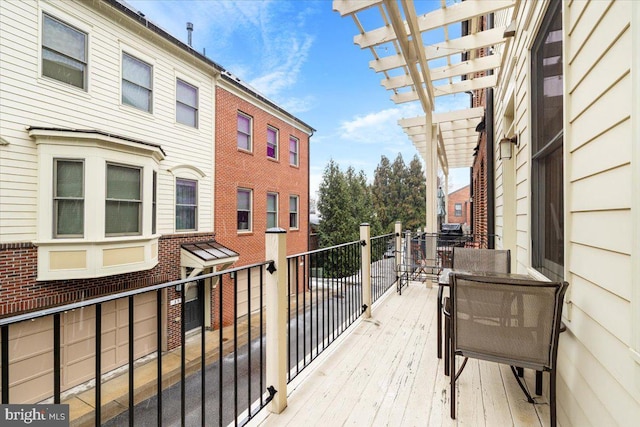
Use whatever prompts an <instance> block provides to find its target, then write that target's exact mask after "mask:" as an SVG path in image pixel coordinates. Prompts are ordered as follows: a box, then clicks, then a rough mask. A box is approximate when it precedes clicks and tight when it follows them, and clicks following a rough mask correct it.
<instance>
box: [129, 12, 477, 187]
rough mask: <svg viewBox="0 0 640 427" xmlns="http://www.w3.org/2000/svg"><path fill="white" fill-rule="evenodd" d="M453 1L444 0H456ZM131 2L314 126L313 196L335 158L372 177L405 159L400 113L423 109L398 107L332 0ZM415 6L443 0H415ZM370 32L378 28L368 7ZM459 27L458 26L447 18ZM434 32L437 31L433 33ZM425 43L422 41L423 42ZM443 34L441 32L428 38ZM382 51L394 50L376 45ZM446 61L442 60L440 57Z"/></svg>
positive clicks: (455, 103) (464, 178)
mask: <svg viewBox="0 0 640 427" xmlns="http://www.w3.org/2000/svg"><path fill="white" fill-rule="evenodd" d="M454 2H456V0H448V1H447V3H454ZM127 3H128V4H129V5H131V6H132V7H133V8H134V9H137V10H139V11H140V12H142V13H144V14H145V16H146V17H147V18H148V19H150V20H151V21H153V22H154V23H156V24H157V25H159V26H160V27H162V28H164V29H165V30H167V31H168V32H169V33H171V34H172V35H174V36H175V37H177V38H178V39H180V40H182V41H184V42H186V41H187V31H186V22H192V23H193V25H194V32H193V47H194V48H195V49H197V50H198V51H200V52H202V51H203V49H204V50H205V52H206V55H207V56H208V57H209V58H211V59H212V60H214V61H215V62H217V63H218V64H220V65H222V66H223V67H225V68H226V69H228V70H229V71H230V72H232V73H233V74H235V75H236V76H238V77H239V78H240V79H242V80H244V81H245V82H247V83H249V84H250V85H251V86H252V87H254V88H255V89H257V90H258V91H259V92H260V93H262V94H264V95H265V96H267V97H268V98H269V99H271V100H272V101H274V102H276V103H277V104H278V105H280V106H281V107H283V108H285V109H286V110H287V111H289V112H290V113H292V114H294V115H295V116H296V117H298V118H300V119H301V120H303V121H304V122H306V123H307V124H309V125H310V126H312V127H313V128H315V129H316V132H315V134H314V135H313V137H312V138H311V169H310V174H311V193H312V194H311V197H314V191H315V190H317V188H318V185H319V183H320V181H321V178H322V172H323V169H324V167H325V165H326V164H327V162H328V161H329V159H333V160H334V161H335V162H337V163H338V165H340V167H341V168H342V169H343V170H345V169H346V168H347V167H349V166H353V167H354V168H355V169H356V171H359V170H363V171H364V172H365V173H366V175H367V177H368V178H369V180H372V179H373V173H374V170H375V168H376V166H377V165H378V163H379V162H380V158H381V156H383V155H384V156H386V157H388V158H389V159H390V160H391V161H393V160H394V159H395V158H396V156H397V155H398V153H401V154H402V156H403V158H404V161H405V163H409V162H410V161H411V159H412V158H413V156H414V155H415V154H417V151H416V150H415V148H414V147H413V144H412V143H411V141H410V140H409V138H408V137H407V136H406V135H405V134H404V133H403V132H402V129H401V128H400V126H398V124H397V121H398V119H401V118H408V117H414V116H418V115H421V114H422V111H421V109H420V106H419V104H418V103H417V102H414V103H405V104H400V105H396V104H395V103H393V101H391V100H390V96H391V92H390V91H387V90H385V89H384V88H383V87H382V86H381V84H380V81H381V80H382V78H383V75H382V74H377V73H375V72H374V71H373V70H372V69H370V68H369V61H371V60H372V59H373V57H372V55H371V52H370V51H369V50H361V49H360V48H359V47H358V46H357V45H355V44H354V43H353V37H354V36H355V35H356V34H357V33H358V29H357V27H356V25H355V24H354V22H353V20H352V19H351V18H350V17H345V18H342V17H341V16H340V15H339V14H338V13H337V12H334V11H333V10H332V3H333V2H332V1H331V0H236V1H232V0H128V1H127ZM415 3H416V9H417V10H418V13H420V12H421V11H422V13H424V12H426V11H429V10H433V9H434V8H436V7H439V5H440V1H436V2H433V1H426V0H416V1H415ZM368 16H369V15H366V14H365V15H363V17H362V18H363V25H365V29H366V30H371V29H374V28H377V27H378V26H380V24H379V23H378V22H376V20H378V21H379V19H380V18H379V14H378V13H377V12H376V13H375V14H373V13H372V14H370V16H371V21H369V22H364V21H365V20H366V19H368ZM449 31H450V36H452V34H451V32H455V31H457V32H458V33H459V25H457V26H451V28H450V30H449ZM437 36H438V35H437V34H434V37H437ZM425 41H426V42H428V40H425ZM435 41H440V40H434V42H435ZM379 49H380V52H379V54H380V56H386V55H388V54H390V53H392V52H393V51H392V50H390V49H389V47H387V46H384V45H382V46H380V47H379ZM442 65H443V64H442ZM468 104H469V97H468V95H466V94H460V95H457V96H454V97H451V98H450V99H444V100H441V99H438V103H437V106H438V108H437V109H438V111H448V110H456V109H461V108H465V107H467V106H468ZM468 176H469V172H468V169H458V170H453V171H452V173H451V175H450V178H449V182H450V187H452V188H451V189H452V190H453V189H457V188H459V187H462V186H464V185H466V184H468Z"/></svg>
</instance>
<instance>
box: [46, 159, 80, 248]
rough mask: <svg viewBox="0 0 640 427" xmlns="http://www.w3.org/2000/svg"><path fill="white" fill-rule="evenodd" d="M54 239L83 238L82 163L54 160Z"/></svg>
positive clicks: (78, 161) (70, 160)
mask: <svg viewBox="0 0 640 427" xmlns="http://www.w3.org/2000/svg"><path fill="white" fill-rule="evenodd" d="M53 173H54V178H53V182H54V190H53V191H54V194H53V205H54V207H53V214H54V217H55V218H54V229H53V235H54V237H83V236H84V162H83V161H82V160H72V159H55V160H54V168H53Z"/></svg>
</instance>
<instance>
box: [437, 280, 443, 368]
mask: <svg viewBox="0 0 640 427" xmlns="http://www.w3.org/2000/svg"><path fill="white" fill-rule="evenodd" d="M436 303H437V309H436V316H438V319H437V325H438V331H437V334H438V345H437V354H438V359H442V285H439V286H438V300H437V302H436Z"/></svg>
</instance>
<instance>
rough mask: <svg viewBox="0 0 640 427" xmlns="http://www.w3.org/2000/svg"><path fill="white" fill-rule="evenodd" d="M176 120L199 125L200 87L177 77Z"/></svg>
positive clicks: (193, 125)
mask: <svg viewBox="0 0 640 427" xmlns="http://www.w3.org/2000/svg"><path fill="white" fill-rule="evenodd" d="M176 121H177V122H178V123H182V124H183V125H187V126H191V127H194V128H197V127H198V88H197V87H195V86H193V85H190V84H189V83H186V82H184V81H182V80H180V79H176Z"/></svg>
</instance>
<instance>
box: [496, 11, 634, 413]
mask: <svg viewBox="0 0 640 427" xmlns="http://www.w3.org/2000/svg"><path fill="white" fill-rule="evenodd" d="M547 4H548V3H547V2H523V3H521V5H520V8H519V9H518V15H517V16H516V17H515V18H516V22H517V24H518V25H517V26H516V28H518V31H517V34H516V37H514V38H513V39H512V43H511V47H510V50H509V52H508V56H507V57H506V58H504V60H503V64H506V68H505V69H504V70H502V71H501V72H503V73H504V76H505V78H507V79H508V80H506V81H503V82H500V84H499V92H498V93H497V96H496V97H495V99H496V117H498V118H502V117H504V116H505V112H506V111H507V110H508V108H507V105H505V103H506V102H508V101H509V96H508V95H509V94H510V93H513V95H514V96H513V113H512V116H513V117H512V119H511V120H512V122H513V128H514V130H515V131H517V132H518V133H519V141H520V144H519V147H518V154H517V156H516V158H515V159H514V160H512V161H511V162H513V163H511V164H508V163H502V162H497V170H496V178H497V180H496V196H497V200H496V208H497V211H499V212H500V213H499V214H498V215H501V212H502V211H501V209H502V208H503V207H504V206H506V205H509V203H513V205H514V206H515V223H516V225H515V226H516V239H515V245H516V247H515V256H516V270H517V271H518V272H520V273H527V272H531V270H530V269H529V267H530V266H531V253H530V251H529V249H530V245H531V238H532V236H531V234H530V232H531V231H530V211H529V209H530V205H531V202H530V194H531V183H530V174H531V167H530V158H531V150H530V142H531V137H532V135H531V128H530V125H531V122H530V117H531V111H530V109H529V106H530V103H531V97H530V95H531V93H530V87H531V81H530V75H529V72H528V70H529V69H530V62H529V61H530V59H529V58H528V55H529V53H530V52H529V48H530V47H531V45H532V41H533V39H534V38H535V35H536V34H537V31H538V27H539V25H540V20H541V18H542V16H543V15H544V11H545V10H546V7H547ZM632 4H633V2H628V1H615V2H614V1H595V2H594V1H592V2H582V1H573V2H563V15H564V17H563V22H564V28H563V40H564V45H565V46H564V52H563V53H564V63H565V65H564V80H565V81H564V114H565V119H564V123H565V125H564V131H565V135H564V146H565V148H564V151H565V158H564V174H565V177H564V185H565V198H564V203H565V206H564V211H565V266H564V271H565V279H566V280H567V281H568V282H569V283H570V287H569V290H568V292H567V296H566V298H565V302H566V304H565V306H564V312H563V317H564V322H565V324H566V325H567V327H568V331H567V333H563V334H562V335H561V337H560V345H559V353H558V365H559V369H558V397H557V399H558V422H559V425H567V426H570V425H574V426H579V425H634V424H635V423H637V420H638V419H640V404H639V402H640V381H638V380H637V378H638V375H639V372H640V370H639V369H640V365H639V364H638V362H637V361H635V360H634V358H633V356H632V353H631V352H630V348H633V346H634V341H633V340H634V335H633V334H634V333H635V334H638V333H640V328H639V327H637V325H634V320H633V319H634V317H633V315H632V309H633V308H634V307H632V306H635V305H637V306H638V307H640V301H633V298H634V295H635V296H636V297H637V296H638V295H640V293H639V292H637V291H634V287H636V288H637V287H638V284H639V282H638V280H639V279H638V278H637V277H636V275H634V273H633V269H632V265H633V264H632V262H633V258H634V256H635V257H638V253H637V250H636V247H634V240H633V235H632V230H634V229H635V230H637V229H638V215H637V213H632V211H631V209H632V207H633V206H637V205H634V204H633V203H634V202H633V200H634V199H633V197H634V196H633V193H634V191H636V194H637V190H635V189H636V188H637V187H638V186H640V182H638V181H637V176H638V175H637V174H636V175H635V178H634V171H633V167H634V166H633V162H632V150H633V144H637V141H634V138H633V133H632V126H631V116H630V113H631V111H632V100H633V91H632V78H631V58H632V56H633V55H632V52H633V51H634V44H633V39H632V35H631V27H630V17H631V15H632V13H631V11H632ZM507 22H508V21H507ZM634 23H635V22H634ZM497 24H502V22H500V23H498V22H497ZM636 55H637V54H636ZM507 126H508V125H507V124H506V121H503V122H499V123H497V124H496V129H495V131H496V134H497V135H503V134H506V133H507ZM506 167H513V174H514V175H513V178H505V176H508V173H506V172H505V170H506ZM635 167H637V165H636V166H635ZM509 173H511V172H509ZM509 179H512V181H511V184H512V185H513V186H514V188H513V190H515V193H514V194H513V196H509V197H513V198H514V200H513V201H510V200H509V201H508V200H505V198H506V197H507V195H508V193H509V191H512V190H510V189H506V188H504V187H503V183H504V185H507V184H506V183H507V182H508V181H509ZM634 179H635V181H634ZM636 197H637V195H636ZM502 223H503V218H501V217H499V218H496V224H497V225H501V224H502ZM497 231H498V233H500V232H501V231H502V230H501V229H499V227H497ZM498 240H499V239H498ZM636 246H637V245H636ZM636 262H637V261H636ZM634 330H635V332H634ZM636 339H637V338H636ZM603 390H606V392H603Z"/></svg>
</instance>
